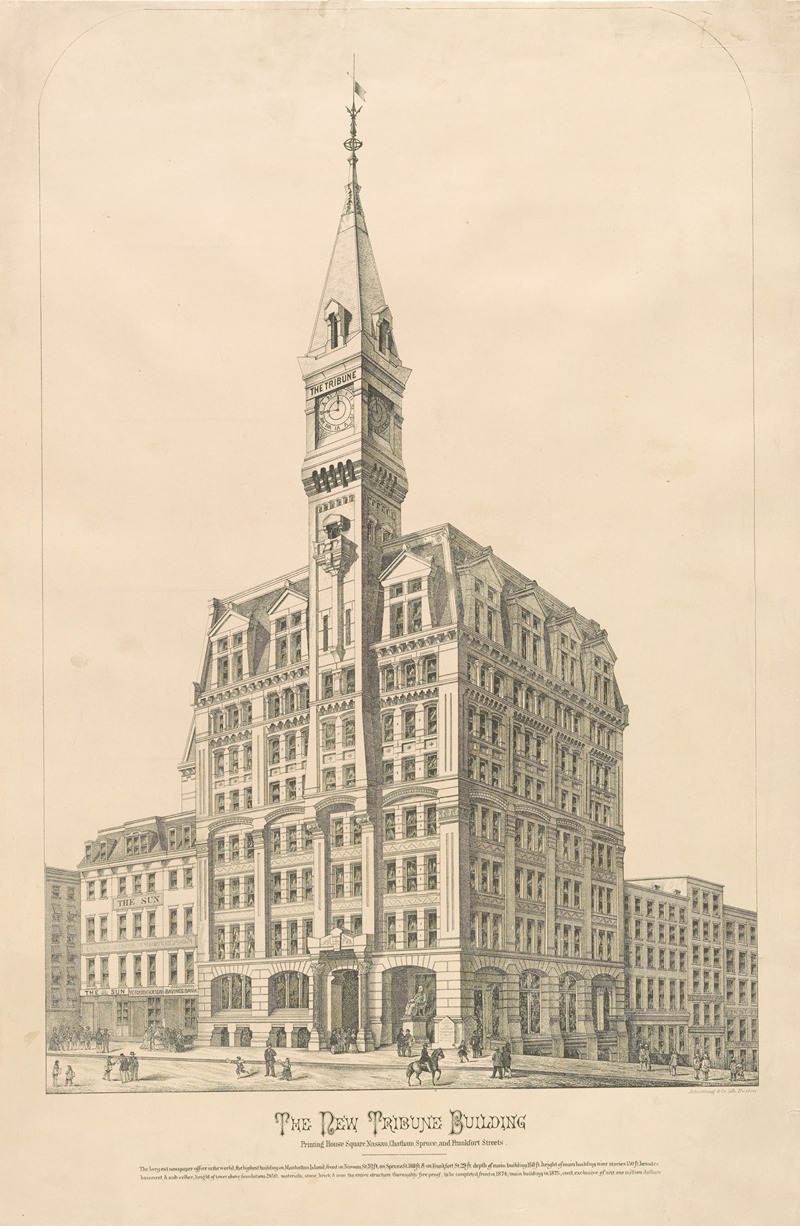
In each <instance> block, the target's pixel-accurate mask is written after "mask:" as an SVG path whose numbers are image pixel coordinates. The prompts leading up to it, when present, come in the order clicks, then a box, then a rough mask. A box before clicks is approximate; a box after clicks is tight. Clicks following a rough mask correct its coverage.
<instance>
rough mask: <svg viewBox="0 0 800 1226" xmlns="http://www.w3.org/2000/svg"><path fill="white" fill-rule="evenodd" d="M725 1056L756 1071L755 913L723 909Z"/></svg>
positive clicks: (756, 970) (741, 908) (756, 955)
mask: <svg viewBox="0 0 800 1226" xmlns="http://www.w3.org/2000/svg"><path fill="white" fill-rule="evenodd" d="M723 916H724V919H725V1057H726V1063H729V1062H730V1059H731V1057H735V1059H736V1060H737V1061H738V1062H739V1064H741V1066H742V1068H745V1069H748V1070H749V1071H750V1072H752V1073H757V1072H758V921H757V918H756V913H755V911H746V910H745V909H744V908H743V907H728V906H726V907H724V908H723Z"/></svg>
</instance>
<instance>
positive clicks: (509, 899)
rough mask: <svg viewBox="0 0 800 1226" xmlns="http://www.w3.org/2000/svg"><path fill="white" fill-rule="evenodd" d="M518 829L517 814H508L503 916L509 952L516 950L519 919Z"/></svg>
mask: <svg viewBox="0 0 800 1226" xmlns="http://www.w3.org/2000/svg"><path fill="white" fill-rule="evenodd" d="M516 829H517V818H516V816H515V814H513V813H508V814H506V838H505V857H504V881H503V891H504V894H505V898H504V903H505V908H504V910H505V914H504V916H503V927H504V929H505V941H504V945H505V948H506V949H507V950H513V949H515V947H516V945H515V932H516V923H515V921H516V917H517V901H516V895H515V893H514V873H515V869H516V859H517V853H516V845H515V838H516Z"/></svg>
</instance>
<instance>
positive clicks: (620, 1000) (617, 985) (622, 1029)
mask: <svg viewBox="0 0 800 1226" xmlns="http://www.w3.org/2000/svg"><path fill="white" fill-rule="evenodd" d="M612 1008H613V1013H612V1016H611V1019H610V1021H611V1031H612V1032H614V1033H616V1036H617V1060H623V1061H625V1060H627V1059H628V1024H627V1022H626V1020H625V974H624V972H621V973H620V975H619V977H618V978H616V979H615V980H614V993H613V1004H612ZM676 1050H677V1048H676Z"/></svg>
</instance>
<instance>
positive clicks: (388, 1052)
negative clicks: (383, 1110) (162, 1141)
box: [47, 1039, 757, 1086]
mask: <svg viewBox="0 0 800 1226" xmlns="http://www.w3.org/2000/svg"><path fill="white" fill-rule="evenodd" d="M131 1049H133V1050H134V1051H135V1052H136V1054H137V1056H139V1058H140V1060H147V1061H149V1060H176V1061H181V1062H182V1061H188V1062H190V1063H195V1062H201V1063H204V1064H229V1063H230V1062H231V1061H233V1060H235V1059H236V1057H237V1056H241V1058H242V1060H243V1061H244V1063H245V1064H246V1065H258V1066H259V1067H261V1066H262V1065H263V1063H264V1059H263V1051H262V1050H260V1049H259V1048H258V1047H194V1048H192V1049H191V1050H190V1051H184V1052H174V1051H164V1050H163V1049H156V1050H154V1051H149V1050H148V1049H147V1048H145V1047H141V1046H139V1045H138V1044H137V1043H136V1040H130V1039H129V1040H123V1041H120V1042H119V1043H118V1045H117V1046H115V1047H113V1046H112V1048H111V1050H110V1052H109V1053H108V1054H109V1055H111V1056H112V1057H116V1056H118V1055H119V1053H120V1051H123V1050H124V1051H125V1052H126V1053H127V1052H129V1051H130V1050H131ZM47 1054H48V1056H52V1057H54V1058H57V1059H59V1060H61V1061H62V1062H63V1061H67V1063H68V1062H69V1058H70V1057H71V1056H74V1057H82V1058H85V1057H93V1058H95V1059H97V1060H100V1061H104V1060H106V1059H107V1055H106V1053H105V1052H98V1051H94V1050H93V1049H92V1050H86V1049H84V1048H76V1049H74V1050H73V1051H48V1053H47ZM275 1054H276V1057H277V1059H278V1061H280V1060H282V1059H284V1058H285V1056H286V1055H288V1056H289V1058H290V1059H291V1061H292V1064H297V1065H303V1064H310V1065H317V1066H320V1065H322V1066H331V1067H333V1068H347V1067H357V1068H384V1069H387V1068H388V1069H399V1068H404V1067H405V1065H406V1064H407V1063H408V1057H406V1056H398V1055H397V1052H396V1050H395V1049H394V1048H393V1047H383V1048H380V1050H378V1051H370V1052H346V1053H345V1052H343V1053H342V1054H341V1055H338V1056H335V1055H333V1054H332V1053H331V1052H329V1051H308V1050H305V1049H303V1048H294V1047H276V1048H275ZM416 1054H417V1053H415V1057H416ZM415 1057H414V1058H415ZM445 1059H446V1061H447V1066H448V1068H449V1069H450V1070H451V1071H454V1070H456V1069H464V1070H468V1069H476V1070H477V1069H485V1070H486V1071H487V1072H488V1071H489V1070H490V1069H491V1067H492V1061H491V1056H482V1057H481V1058H480V1059H478V1060H473V1059H470V1060H469V1062H468V1063H466V1064H461V1063H460V1062H459V1060H458V1056H457V1054H456V1051H455V1049H452V1050H451V1051H447V1052H445ZM513 1068H514V1070H515V1071H516V1072H519V1073H523V1072H524V1073H542V1074H545V1075H549V1076H551V1077H552V1076H558V1075H559V1074H567V1075H569V1074H572V1075H576V1076H581V1077H591V1078H593V1079H596V1080H598V1081H605V1080H608V1078H609V1077H614V1078H620V1077H624V1078H626V1079H629V1080H630V1082H631V1084H632V1085H635V1084H636V1082H637V1081H639V1080H640V1079H641V1080H642V1081H646V1082H652V1081H653V1080H656V1081H664V1082H665V1083H668V1084H669V1083H670V1082H679V1083H686V1082H688V1081H690V1080H691V1081H693V1080H694V1069H692V1068H691V1067H683V1066H681V1067H680V1068H679V1069H678V1075H677V1077H676V1078H672V1077H671V1075H670V1071H669V1068H667V1067H666V1066H663V1065H653V1067H652V1069H651V1070H650V1071H649V1072H647V1073H640V1072H639V1066H638V1064H635V1063H619V1062H614V1061H610V1060H564V1059H559V1058H558V1057H556V1056H522V1055H515V1056H514V1057H513ZM721 1082H723V1083H724V1084H726V1085H728V1084H735V1085H738V1086H741V1085H748V1084H750V1085H754V1084H757V1082H756V1081H754V1080H750V1081H747V1080H746V1081H738V1082H735V1083H731V1081H730V1075H729V1073H728V1071H727V1070H726V1069H721V1068H720V1069H712V1070H711V1074H710V1078H709V1082H708V1083H707V1084H711V1083H714V1084H716V1085H719V1084H720V1083H721ZM697 1084H698V1085H703V1084H704V1083H703V1082H702V1081H700V1082H698V1083H697Z"/></svg>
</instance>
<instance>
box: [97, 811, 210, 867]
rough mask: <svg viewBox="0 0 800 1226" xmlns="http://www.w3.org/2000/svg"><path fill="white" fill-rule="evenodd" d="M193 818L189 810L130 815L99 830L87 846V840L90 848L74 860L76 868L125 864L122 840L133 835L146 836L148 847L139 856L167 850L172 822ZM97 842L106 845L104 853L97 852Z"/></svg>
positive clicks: (126, 857) (190, 822)
mask: <svg viewBox="0 0 800 1226" xmlns="http://www.w3.org/2000/svg"><path fill="white" fill-rule="evenodd" d="M194 821H195V814H194V810H193V809H192V810H190V811H189V812H187V813H171V814H168V815H167V816H166V817H159V816H156V817H140V818H132V819H131V820H129V821H127V822H121V823H119V824H118V825H115V826H109V827H107V828H106V829H104V830H99V831H98V832H97V834H96V835H95V837H94V838H93V839H91V840H90V839H87V840H86V843H87V846H88V844H89V843H90V842H91V851H90V853H89V854H88V855H86V854H84V856H83V858H82V859H81V860H80V861H79V863H78V868H88V867H90V866H91V865H97V866H98V867H102V866H105V865H108V866H109V867H112V866H113V865H116V864H122V863H127V862H128V861H129V860H130V859H131V857H130V855H129V854H128V853H127V852H126V850H125V840H126V838H127V837H128V836H129V835H133V834H136V835H140V836H141V835H143V834H145V835H149V840H148V842H149V847H148V848H147V849H146V850H145V851H141V852H139V854H138V858H139V859H141V858H143V857H146V856H148V855H160V854H161V853H164V852H167V829H168V828H169V827H170V826H172V825H174V824H180V825H194ZM101 843H105V844H106V849H107V850H106V854H105V856H101V855H100V844H101ZM170 854H172V853H170Z"/></svg>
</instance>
